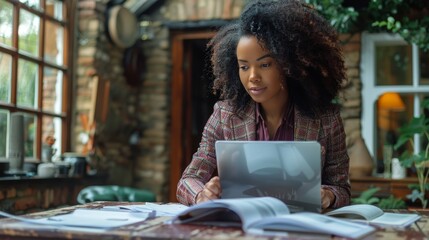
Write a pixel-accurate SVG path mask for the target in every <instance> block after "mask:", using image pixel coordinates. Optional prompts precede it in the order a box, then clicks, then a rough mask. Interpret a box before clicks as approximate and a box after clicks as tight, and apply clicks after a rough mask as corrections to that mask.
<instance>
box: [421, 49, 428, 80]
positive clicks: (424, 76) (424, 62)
mask: <svg viewBox="0 0 429 240" xmlns="http://www.w3.org/2000/svg"><path fill="white" fill-rule="evenodd" d="M420 77H421V78H420V84H421V85H428V84H429V52H423V51H420Z"/></svg>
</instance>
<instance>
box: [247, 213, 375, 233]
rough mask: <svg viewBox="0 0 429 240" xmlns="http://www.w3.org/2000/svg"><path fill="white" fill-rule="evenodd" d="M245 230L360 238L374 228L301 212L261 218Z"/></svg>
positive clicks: (371, 231) (250, 231)
mask: <svg viewBox="0 0 429 240" xmlns="http://www.w3.org/2000/svg"><path fill="white" fill-rule="evenodd" d="M245 231H247V232H249V233H254V234H265V233H267V234H271V233H272V232H281V231H283V232H287V231H294V232H305V233H324V234H330V235H337V236H342V237H347V238H361V237H363V236H366V235H369V234H371V233H373V232H374V231H375V228H374V227H371V226H369V225H363V224H358V223H353V222H350V221H345V220H341V219H336V218H333V217H329V216H325V215H322V214H317V213H310V212H301V213H293V214H289V215H283V216H277V217H268V218H264V219H261V220H259V221H256V222H254V223H253V224H250V225H249V227H248V229H245Z"/></svg>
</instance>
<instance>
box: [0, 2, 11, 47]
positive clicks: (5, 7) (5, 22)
mask: <svg viewBox="0 0 429 240" xmlns="http://www.w3.org/2000/svg"><path fill="white" fill-rule="evenodd" d="M12 21H13V6H12V4H10V3H8V2H5V1H4V0H0V43H3V44H6V45H9V46H12V39H13V38H12Z"/></svg>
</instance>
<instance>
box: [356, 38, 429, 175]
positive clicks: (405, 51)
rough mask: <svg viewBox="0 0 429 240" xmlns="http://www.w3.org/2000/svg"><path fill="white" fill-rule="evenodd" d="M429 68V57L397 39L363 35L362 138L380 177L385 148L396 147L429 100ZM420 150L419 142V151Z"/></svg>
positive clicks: (395, 153) (417, 145)
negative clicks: (407, 125) (400, 135)
mask: <svg viewBox="0 0 429 240" xmlns="http://www.w3.org/2000/svg"><path fill="white" fill-rule="evenodd" d="M428 65H429V53H425V52H423V51H420V50H419V49H418V47H417V46H415V45H410V44H408V43H407V42H405V41H404V40H403V39H402V38H401V37H399V36H397V35H392V34H369V33H364V34H363V35H362V60H361V77H362V96H363V97H362V135H363V138H364V139H365V142H366V144H367V147H368V150H369V151H370V153H371V155H372V156H373V158H374V161H375V163H376V166H377V173H382V172H383V149H385V148H384V146H389V145H394V143H395V142H396V140H397V136H398V128H399V127H401V126H402V125H403V124H404V123H406V122H409V121H410V119H411V118H412V117H413V116H419V115H420V114H421V108H420V104H421V102H422V101H423V99H425V98H428V97H429V70H428V67H429V66H428ZM421 146H422V145H421V143H420V140H419V139H416V146H414V147H415V148H416V150H419V148H421ZM399 151H400V150H399ZM393 154H394V155H400V154H401V152H394V153H393Z"/></svg>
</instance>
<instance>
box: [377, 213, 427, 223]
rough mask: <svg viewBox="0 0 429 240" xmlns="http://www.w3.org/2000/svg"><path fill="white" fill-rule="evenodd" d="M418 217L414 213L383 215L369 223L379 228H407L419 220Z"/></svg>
mask: <svg viewBox="0 0 429 240" xmlns="http://www.w3.org/2000/svg"><path fill="white" fill-rule="evenodd" d="M419 219H420V216H419V215H418V214H415V213H389V212H387V213H384V214H383V215H382V216H380V217H378V218H376V219H374V220H372V221H370V223H372V224H376V225H379V226H384V227H386V226H392V227H407V226H409V225H411V224H412V223H414V222H415V221H417V220H419Z"/></svg>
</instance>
